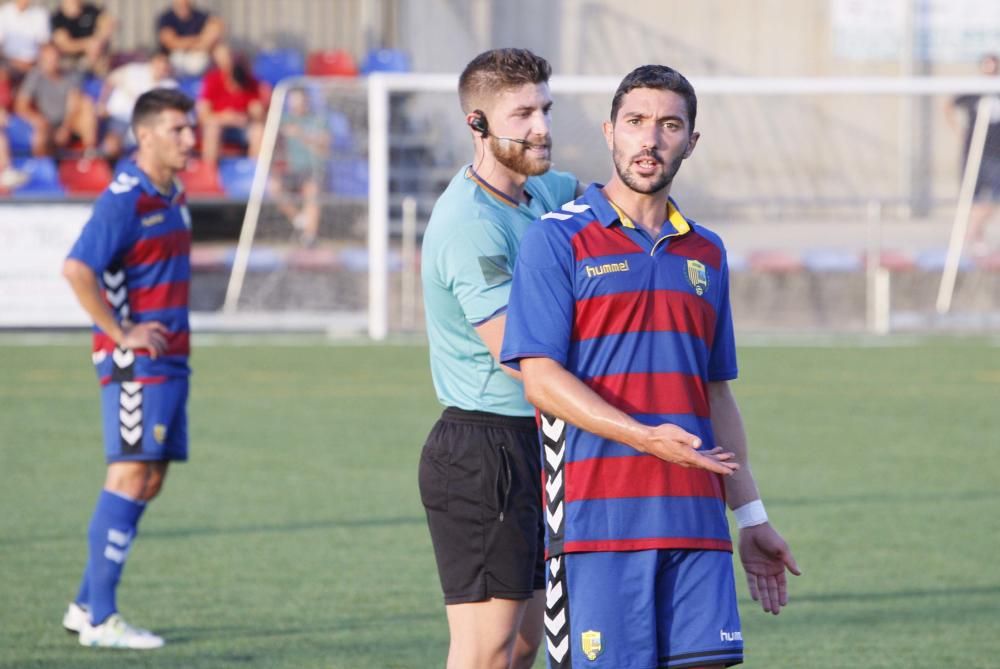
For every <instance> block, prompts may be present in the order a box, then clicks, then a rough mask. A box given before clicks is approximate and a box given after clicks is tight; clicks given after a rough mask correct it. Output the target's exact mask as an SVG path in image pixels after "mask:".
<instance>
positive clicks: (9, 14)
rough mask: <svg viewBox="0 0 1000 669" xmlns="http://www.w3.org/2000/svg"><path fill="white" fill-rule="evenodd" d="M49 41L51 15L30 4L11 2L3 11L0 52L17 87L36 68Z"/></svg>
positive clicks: (0, 14) (28, 0) (0, 15)
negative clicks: (41, 51)
mask: <svg viewBox="0 0 1000 669" xmlns="http://www.w3.org/2000/svg"><path fill="white" fill-rule="evenodd" d="M48 41H49V13H48V12H47V11H45V10H44V9H43V8H41V7H38V6H36V5H34V4H33V3H32V2H31V0H10V2H8V3H7V4H5V5H3V6H2V7H0V50H2V53H3V57H4V59H6V61H7V65H8V69H9V71H10V76H11V78H12V79H13V81H14V85H15V86H16V85H17V84H18V83H19V82H20V81H21V79H22V78H23V77H24V75H26V74H27V73H28V71H29V70H31V68H32V67H34V65H35V62H36V61H37V60H38V51H39V49H40V47H41V46H42V45H43V44H45V43H46V42H48Z"/></svg>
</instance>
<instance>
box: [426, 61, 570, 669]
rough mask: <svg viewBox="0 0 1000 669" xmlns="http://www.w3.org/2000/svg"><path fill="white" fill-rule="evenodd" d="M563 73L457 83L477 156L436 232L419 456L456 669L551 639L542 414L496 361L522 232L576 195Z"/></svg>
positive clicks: (510, 68) (430, 232)
mask: <svg viewBox="0 0 1000 669" xmlns="http://www.w3.org/2000/svg"><path fill="white" fill-rule="evenodd" d="M550 74H551V67H550V66H549V64H548V62H546V61H545V60H544V59H543V58H540V57H538V56H536V55H535V54H533V53H531V52H530V51H527V50H524V49H497V50H493V51H487V52H485V53H483V54H480V55H479V56H477V57H476V58H474V59H473V60H472V61H471V62H470V63H469V64H468V65H467V66H466V68H465V70H464V71H463V73H462V75H461V77H460V79H459V98H460V101H461V105H462V111H463V112H464V114H465V123H466V125H467V126H468V127H469V133H470V136H471V138H472V140H473V143H474V145H475V155H474V160H473V162H472V163H471V164H469V165H466V166H465V167H463V168H462V169H461V170H460V171H459V172H458V173H457V174H456V175H455V177H454V178H453V179H452V180H451V183H450V184H449V185H448V188H447V189H446V190H445V191H444V193H443V194H442V195H441V197H440V198H439V199H438V201H437V203H436V204H435V206H434V211H433V213H432V214H431V218H430V222H429V223H428V226H427V230H426V232H425V235H424V242H423V257H422V269H421V273H422V280H423V291H424V310H425V313H426V320H427V335H428V340H429V342H430V359H431V375H432V377H433V380H434V388H435V391H436V392H437V396H438V399H439V400H440V402H441V403H442V404H443V405H444V406H445V410H444V413H443V414H442V416H441V419H440V420H439V421H438V422H437V424H436V425H435V426H434V428H433V429H432V430H431V433H430V435H429V436H428V437H427V442H426V444H425V445H424V448H423V452H422V454H421V458H420V471H419V482H420V496H421V500H422V501H423V505H424V508H425V510H426V512H427V524H428V526H429V528H430V533H431V540H432V542H433V544H434V554H435V557H436V559H437V566H438V573H439V575H440V578H441V587H442V590H443V591H444V601H445V610H446V612H447V616H448V628H449V633H450V636H451V641H450V647H449V651H448V664H447V666H448V667H449V669H460V668H461V669H465V668H468V667H476V668H487V667H488V668H490V669H492V668H498V669H506V668H508V667H513V668H515V669H520V668H524V669H527V668H528V667H531V666H532V664H533V663H534V659H535V655H536V653H537V650H538V646H539V644H540V643H541V639H542V616H543V611H544V587H545V574H544V531H543V527H542V515H541V513H542V511H541V497H542V496H541V470H540V454H539V447H538V442H537V437H536V434H537V432H536V426H535V420H534V409H533V408H532V407H531V405H529V404H528V402H527V401H526V400H525V399H524V389H523V387H522V385H521V381H520V377H519V375H518V374H517V373H516V372H514V371H513V370H511V369H509V368H506V367H502V366H501V365H500V364H499V362H497V356H498V355H499V352H500V344H501V342H502V341H503V331H504V322H505V320H506V316H505V311H506V308H507V299H508V295H509V294H510V283H511V273H512V270H513V267H514V262H515V260H516V258H517V251H518V246H519V244H520V240H521V236H522V234H523V233H524V231H525V229H526V228H527V227H528V225H529V224H530V223H531V222H532V221H533V220H534V219H536V218H538V217H539V216H541V215H542V214H544V213H546V212H548V211H551V210H553V209H557V208H559V207H560V206H561V205H562V204H563V203H565V202H568V201H570V200H572V199H573V198H574V197H575V196H576V194H577V193H576V191H577V182H576V178H575V177H573V176H571V175H569V174H565V173H559V172H555V171H550V170H549V168H550V166H551V137H550V135H549V112H550V109H551V106H552V98H551V96H550V94H549V87H548V79H549V75H550Z"/></svg>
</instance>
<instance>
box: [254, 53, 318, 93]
mask: <svg viewBox="0 0 1000 669" xmlns="http://www.w3.org/2000/svg"><path fill="white" fill-rule="evenodd" d="M253 73H254V76H255V77H257V79H259V80H261V81H266V82H267V83H268V84H270V85H271V86H274V85H275V84H277V83H278V82H279V81H281V80H282V79H285V78H287V77H298V76H302V75H303V74H305V73H306V59H305V56H303V55H302V52H301V51H297V50H295V49H275V50H273V51H261V52H259V53H258V54H257V56H256V57H255V58H254V61H253Z"/></svg>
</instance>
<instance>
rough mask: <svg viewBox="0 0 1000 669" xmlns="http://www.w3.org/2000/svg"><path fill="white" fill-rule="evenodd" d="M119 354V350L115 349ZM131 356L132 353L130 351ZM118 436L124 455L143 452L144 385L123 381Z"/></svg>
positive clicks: (119, 398)
mask: <svg viewBox="0 0 1000 669" xmlns="http://www.w3.org/2000/svg"><path fill="white" fill-rule="evenodd" d="M115 352H116V353H117V352H118V349H115ZM128 353H129V354H130V355H131V353H132V352H131V351H128ZM118 434H119V435H120V436H121V439H122V453H139V452H141V451H142V384H141V383H137V382H135V381H122V383H121V390H120V391H119V393H118Z"/></svg>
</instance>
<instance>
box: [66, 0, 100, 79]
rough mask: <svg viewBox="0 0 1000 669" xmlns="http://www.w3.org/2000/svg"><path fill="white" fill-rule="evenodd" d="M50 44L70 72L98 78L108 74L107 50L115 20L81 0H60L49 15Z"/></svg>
mask: <svg viewBox="0 0 1000 669" xmlns="http://www.w3.org/2000/svg"><path fill="white" fill-rule="evenodd" d="M51 25H52V43H53V44H55V45H56V48H57V49H59V53H60V54H62V57H63V63H64V64H65V65H66V66H68V67H70V68H71V69H75V70H79V71H80V72H87V73H90V74H95V75H98V76H104V75H106V74H107V73H108V60H109V59H108V50H109V45H110V44H111V35H112V33H113V32H114V29H115V20H114V18H113V17H112V16H111V15H110V14H108V12H106V11H103V10H102V9H101V8H100V7H97V6H96V5H94V4H92V3H89V2H83V0H62V1H61V2H60V3H59V9H57V10H56V11H54V12H52V24H51Z"/></svg>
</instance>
